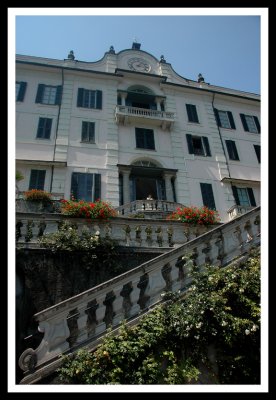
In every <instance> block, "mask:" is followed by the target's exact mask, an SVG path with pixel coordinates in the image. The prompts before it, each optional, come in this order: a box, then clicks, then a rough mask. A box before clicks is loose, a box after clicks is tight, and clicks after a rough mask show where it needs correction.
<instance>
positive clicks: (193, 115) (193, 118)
mask: <svg viewBox="0 0 276 400" xmlns="http://www.w3.org/2000/svg"><path fill="white" fill-rule="evenodd" d="M186 110H187V114H188V120H189V122H197V123H198V122H199V121H198V116H197V111H196V106H195V105H193V104H186Z"/></svg>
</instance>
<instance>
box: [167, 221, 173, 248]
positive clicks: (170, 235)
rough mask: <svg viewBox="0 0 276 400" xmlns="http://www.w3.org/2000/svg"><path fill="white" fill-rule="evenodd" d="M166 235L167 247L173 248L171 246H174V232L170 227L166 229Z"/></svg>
mask: <svg viewBox="0 0 276 400" xmlns="http://www.w3.org/2000/svg"><path fill="white" fill-rule="evenodd" d="M167 234H168V243H169V247H173V245H174V230H173V228H172V227H171V226H170V227H169V228H168V229H167Z"/></svg>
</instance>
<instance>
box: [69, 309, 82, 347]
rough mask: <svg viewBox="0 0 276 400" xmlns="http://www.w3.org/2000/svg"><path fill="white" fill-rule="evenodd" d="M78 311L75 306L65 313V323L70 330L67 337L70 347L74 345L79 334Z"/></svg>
mask: <svg viewBox="0 0 276 400" xmlns="http://www.w3.org/2000/svg"><path fill="white" fill-rule="evenodd" d="M79 316H80V313H79V311H78V309H77V308H74V309H73V310H71V311H70V312H69V314H68V315H67V325H68V328H69V331H70V336H69V337H68V339H67V342H68V343H69V346H70V349H71V348H72V347H73V346H74V344H75V343H76V341H77V338H78V336H79V327H78V318H79Z"/></svg>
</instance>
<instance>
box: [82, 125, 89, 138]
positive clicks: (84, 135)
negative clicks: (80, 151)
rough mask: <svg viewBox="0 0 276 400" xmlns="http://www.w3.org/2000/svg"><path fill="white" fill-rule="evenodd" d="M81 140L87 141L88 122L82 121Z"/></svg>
mask: <svg viewBox="0 0 276 400" xmlns="http://www.w3.org/2000/svg"><path fill="white" fill-rule="evenodd" d="M81 140H82V141H83V142H86V141H88V140H89V136H88V122H86V121H82V130H81Z"/></svg>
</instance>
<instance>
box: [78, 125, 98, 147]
mask: <svg viewBox="0 0 276 400" xmlns="http://www.w3.org/2000/svg"><path fill="white" fill-rule="evenodd" d="M81 141H82V142H89V143H95V122H87V121H82V130H81Z"/></svg>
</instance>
